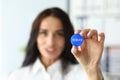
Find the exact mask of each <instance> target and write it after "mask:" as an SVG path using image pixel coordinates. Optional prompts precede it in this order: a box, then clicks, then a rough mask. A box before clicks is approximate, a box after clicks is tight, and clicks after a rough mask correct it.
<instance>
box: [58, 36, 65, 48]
mask: <svg viewBox="0 0 120 80" xmlns="http://www.w3.org/2000/svg"><path fill="white" fill-rule="evenodd" d="M58 45H59V46H60V47H61V49H62V50H64V47H65V39H64V38H63V39H60V40H59V41H58Z"/></svg>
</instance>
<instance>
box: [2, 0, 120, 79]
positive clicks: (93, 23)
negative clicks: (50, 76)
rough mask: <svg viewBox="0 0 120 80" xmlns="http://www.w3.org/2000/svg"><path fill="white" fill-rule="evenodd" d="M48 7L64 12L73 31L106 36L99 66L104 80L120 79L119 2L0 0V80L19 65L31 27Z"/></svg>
mask: <svg viewBox="0 0 120 80" xmlns="http://www.w3.org/2000/svg"><path fill="white" fill-rule="evenodd" d="M49 7H59V8H61V9H63V10H64V11H65V12H67V13H68V14H69V17H70V19H71V21H72V23H73V25H74V28H75V30H76V29H84V28H92V29H97V30H98V32H104V33H105V35H106V40H105V48H104V52H103V56H102V59H101V63H100V65H101V68H102V71H103V74H104V76H105V80H120V27H119V26H120V0H0V80H5V79H6V77H7V76H8V75H9V74H10V73H11V72H13V71H15V70H16V69H18V68H19V67H20V66H21V64H22V62H23V59H24V55H25V53H24V49H25V47H26V44H27V41H28V38H29V33H30V30H31V24H32V22H33V20H34V19H35V17H36V16H37V14H38V13H39V12H41V11H42V10H44V9H46V8H49Z"/></svg>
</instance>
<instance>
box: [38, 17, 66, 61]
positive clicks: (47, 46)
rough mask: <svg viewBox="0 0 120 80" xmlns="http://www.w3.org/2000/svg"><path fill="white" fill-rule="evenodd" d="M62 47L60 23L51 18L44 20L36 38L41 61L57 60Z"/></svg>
mask: <svg viewBox="0 0 120 80" xmlns="http://www.w3.org/2000/svg"><path fill="white" fill-rule="evenodd" d="M64 45H65V38H64V32H63V25H62V22H61V21H60V20H59V19H58V18H55V17H52V16H48V17H46V18H44V19H43V20H42V22H41V25H40V29H39V34H38V37H37V46H38V49H39V52H40V53H41V57H42V59H52V60H57V59H59V57H60V55H61V53H62V51H63V50H64Z"/></svg>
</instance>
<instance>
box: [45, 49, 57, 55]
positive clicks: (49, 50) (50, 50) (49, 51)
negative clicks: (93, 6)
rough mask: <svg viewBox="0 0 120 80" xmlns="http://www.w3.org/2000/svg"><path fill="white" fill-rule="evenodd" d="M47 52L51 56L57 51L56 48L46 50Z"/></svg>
mask: <svg viewBox="0 0 120 80" xmlns="http://www.w3.org/2000/svg"><path fill="white" fill-rule="evenodd" d="M45 50H46V52H47V53H49V54H54V53H55V51H56V50H55V48H46V49H45Z"/></svg>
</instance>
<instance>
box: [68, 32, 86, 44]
mask: <svg viewBox="0 0 120 80" xmlns="http://www.w3.org/2000/svg"><path fill="white" fill-rule="evenodd" d="M70 41H71V44H72V45H73V46H81V45H82V43H83V41H84V38H83V37H82V36H81V35H80V34H74V35H72V37H71V39H70Z"/></svg>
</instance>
